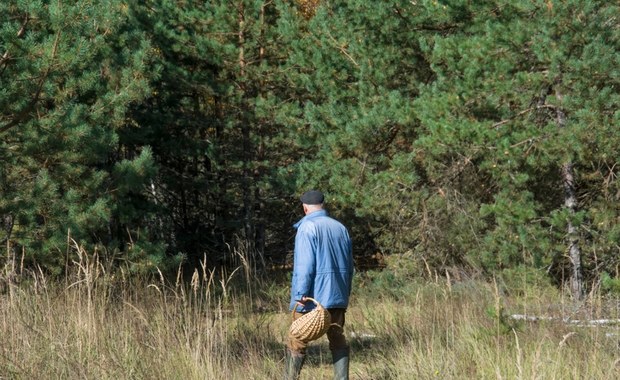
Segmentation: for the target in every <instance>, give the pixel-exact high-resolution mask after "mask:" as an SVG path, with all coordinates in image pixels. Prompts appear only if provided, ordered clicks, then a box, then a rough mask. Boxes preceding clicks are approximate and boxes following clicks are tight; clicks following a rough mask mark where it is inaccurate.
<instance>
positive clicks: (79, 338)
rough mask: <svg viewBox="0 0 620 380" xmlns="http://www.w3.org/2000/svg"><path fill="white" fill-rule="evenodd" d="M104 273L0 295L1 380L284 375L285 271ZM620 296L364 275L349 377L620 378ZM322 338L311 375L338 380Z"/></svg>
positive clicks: (310, 362)
mask: <svg viewBox="0 0 620 380" xmlns="http://www.w3.org/2000/svg"><path fill="white" fill-rule="evenodd" d="M181 277H182V275H181V273H179V276H178V278H177V279H176V280H166V279H164V278H163V276H155V277H152V278H150V279H146V278H144V277H141V276H134V275H131V274H130V273H128V272H127V271H123V270H116V271H114V272H112V271H110V270H107V269H106V268H105V265H102V264H101V263H100V262H99V261H98V260H97V259H96V257H92V256H88V255H86V254H85V253H83V254H82V255H81V259H80V261H79V262H76V263H75V264H74V266H73V268H72V270H71V274H70V275H67V277H66V278H64V279H63V280H54V281H51V280H50V279H49V278H47V277H46V276H45V275H43V274H42V273H41V272H38V273H37V272H36V271H35V272H30V273H29V274H26V275H24V276H22V278H23V279H22V280H21V281H20V282H19V283H17V284H13V283H10V284H5V286H4V289H3V291H2V294H1V295H0V297H1V298H0V379H115V380H119V379H244V380H249V379H278V378H281V377H282V367H283V355H284V345H283V341H284V338H285V334H286V331H287V328H288V324H289V322H290V315H289V313H288V311H287V306H288V280H287V279H286V274H280V275H279V276H274V275H270V276H259V275H257V274H256V273H255V272H254V271H253V270H252V269H251V268H250V267H249V266H248V265H247V262H245V261H244V262H242V263H241V264H240V265H239V267H238V268H237V269H235V270H231V271H230V272H226V271H219V272H218V271H210V270H208V269H207V268H202V269H201V270H199V271H196V272H195V273H194V275H193V276H192V277H191V280H189V281H182V280H181ZM516 282H517V283H518V279H517V281H516ZM512 314H526V315H532V316H546V317H563V318H570V319H580V320H584V319H603V318H614V319H616V318H618V317H619V316H618V314H619V309H618V300H617V299H609V298H608V297H604V296H602V295H599V294H594V293H593V294H591V295H590V296H589V298H588V299H587V300H586V301H584V302H581V303H579V304H575V303H573V302H572V301H571V300H570V299H569V298H568V296H565V295H564V294H563V292H562V291H561V290H558V289H557V288H555V287H553V286H550V285H548V286H542V285H537V286H531V285H530V284H529V283H525V282H524V283H523V284H522V286H517V285H514V284H513V285H512V288H511V289H509V288H507V287H506V285H505V284H503V283H502V282H501V281H494V282H492V283H489V282H482V281H476V280H472V279H464V280H463V279H462V280H460V281H454V280H451V279H450V278H447V277H445V276H443V277H439V276H437V277H432V276H429V278H428V279H426V280H422V279H417V280H416V279H407V278H406V277H404V276H400V275H398V273H396V271H392V270H391V269H390V268H389V267H388V268H387V269H385V270H384V271H382V272H366V273H358V274H357V276H356V279H355V289H354V291H353V299H352V303H351V307H350V309H349V312H348V313H347V324H346V331H347V333H348V334H349V337H350V343H351V347H352V362H351V378H352V379H615V378H618V377H620V346H619V342H620V335H618V334H619V333H620V330H618V325H617V324H608V325H604V326H596V325H595V326H587V325H586V326H582V325H578V324H576V323H568V322H561V321H558V320H551V319H549V320H539V321H525V320H516V319H514V318H511V315H512ZM331 378H332V367H331V358H330V352H329V349H328V348H327V340H326V338H322V339H321V340H319V341H317V342H314V343H313V345H312V347H311V349H310V350H309V355H308V358H307V361H306V365H305V367H304V369H303V371H302V376H301V379H314V380H316V379H331Z"/></svg>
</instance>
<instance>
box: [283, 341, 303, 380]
mask: <svg viewBox="0 0 620 380" xmlns="http://www.w3.org/2000/svg"><path fill="white" fill-rule="evenodd" d="M305 359H306V355H305V354H300V353H298V352H292V351H291V350H289V349H288V348H287V349H286V361H285V363H284V380H297V379H299V373H300V372H301V367H302V366H303V365H304V360H305Z"/></svg>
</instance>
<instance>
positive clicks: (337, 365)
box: [332, 348, 349, 380]
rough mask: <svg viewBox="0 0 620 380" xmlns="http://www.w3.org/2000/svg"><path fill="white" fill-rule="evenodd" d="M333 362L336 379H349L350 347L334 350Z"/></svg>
mask: <svg viewBox="0 0 620 380" xmlns="http://www.w3.org/2000/svg"><path fill="white" fill-rule="evenodd" d="M332 362H333V363H334V380H349V349H348V348H341V349H338V350H333V351H332Z"/></svg>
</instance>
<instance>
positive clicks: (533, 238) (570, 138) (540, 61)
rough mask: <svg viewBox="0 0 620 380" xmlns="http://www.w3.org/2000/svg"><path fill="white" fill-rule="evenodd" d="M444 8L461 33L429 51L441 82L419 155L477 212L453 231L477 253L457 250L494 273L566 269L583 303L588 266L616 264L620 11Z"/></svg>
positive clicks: (567, 5) (426, 109)
mask: <svg viewBox="0 0 620 380" xmlns="http://www.w3.org/2000/svg"><path fill="white" fill-rule="evenodd" d="M446 4H447V5H446V6H447V7H449V8H459V7H460V8H461V9H462V13H461V14H460V15H459V17H458V18H455V19H454V21H455V22H459V24H460V25H461V26H460V27H459V28H458V30H457V31H455V32H454V33H451V34H449V35H446V36H436V37H434V38H432V39H429V41H428V45H427V46H428V48H427V49H428V52H429V59H430V61H431V63H432V65H433V69H434V72H435V73H436V75H437V80H436V81H435V82H434V83H433V84H432V86H429V87H428V89H427V90H425V91H424V92H423V96H422V98H421V99H419V100H418V101H417V102H416V110H417V111H418V115H419V117H420V119H421V122H422V124H423V125H424V127H425V131H424V137H423V138H421V139H420V140H419V141H418V143H417V147H418V148H419V149H420V150H422V151H423V152H424V153H425V156H426V160H425V162H424V165H425V168H426V171H427V172H428V173H432V175H433V176H434V177H435V178H437V179H438V180H439V179H440V178H443V179H444V181H445V179H446V178H449V179H450V180H449V181H445V186H444V187H443V190H444V193H445V192H449V193H453V194H456V197H455V199H454V202H458V203H466V204H471V205H472V206H473V207H475V208H478V209H479V210H480V215H479V216H475V215H469V216H470V217H474V218H475V219H476V221H472V222H471V223H468V222H466V223H459V224H454V223H452V226H454V228H457V229H459V230H462V231H467V230H468V229H469V230H470V231H471V233H472V234H475V235H476V236H477V237H478V238H477V239H478V242H479V244H477V245H473V246H468V245H463V244H460V242H459V241H453V242H452V243H453V244H455V250H456V251H457V252H460V253H461V254H463V255H465V256H466V257H468V258H469V259H470V260H472V261H475V262H477V263H480V264H482V265H483V266H484V267H486V268H487V269H490V268H495V269H497V268H499V269H501V268H508V267H513V266H515V265H519V264H526V265H532V266H535V267H546V268H547V269H548V270H550V271H551V272H552V273H555V274H556V278H558V279H559V278H561V277H562V276H563V273H562V272H563V268H564V266H568V267H570V268H571V270H569V271H567V274H566V277H570V278H571V281H572V284H573V287H572V289H573V292H574V295H575V296H576V297H580V296H581V293H582V284H581V279H580V276H581V273H580V271H581V261H582V260H583V263H584V265H585V268H586V269H594V268H595V267H597V269H600V268H601V267H607V268H611V267H613V266H614V265H616V264H617V259H614V258H613V257H614V251H616V250H617V247H614V245H613V244H608V242H609V240H607V239H609V238H611V237H612V236H616V235H617V230H616V228H615V227H611V228H609V224H608V222H607V221H608V220H609V219H608V218H615V217H617V216H618V214H617V207H615V206H613V203H614V202H615V200H614V195H612V196H610V194H609V189H610V188H615V187H616V186H617V183H616V182H615V181H614V180H611V178H614V177H615V176H614V174H613V172H614V169H612V168H614V167H615V164H616V162H617V158H618V148H617V142H618V134H617V133H614V132H613V130H614V129H615V127H616V126H617V121H618V113H617V109H618V105H619V100H620V98H619V97H618V72H619V70H618V69H619V68H620V66H619V64H620V59H619V57H620V56H619V55H618V51H619V49H618V48H619V47H620V46H619V43H620V40H619V35H618V33H617V21H615V20H616V16H614V15H617V14H618V11H619V8H618V5H617V4H612V3H603V2H596V3H592V2H587V1H577V0H576V1H569V2H563V3H555V2H552V1H544V2H543V1H541V2H529V1H522V2H521V1H517V2H512V3H503V2H495V1H488V2H477V3H475V4H473V3H468V5H467V6H463V3H462V2H457V1H455V2H448V3H446ZM467 168H468V169H467ZM472 179H475V181H473V182H472ZM603 210H605V211H603ZM457 213H459V212H457ZM454 220H455V221H458V220H460V219H459V218H455V219H454ZM597 220H598V221H599V222H598V223H595V221H597ZM480 221H482V222H483V223H480ZM599 226H605V227H604V228H600V227H599ZM605 241H607V242H605ZM564 252H568V253H569V255H567V256H565V255H564ZM595 252H596V254H595ZM581 253H583V255H582V254H581ZM602 257H605V259H603V260H601V258H602ZM597 260H599V261H598V262H597ZM610 264H611V267H609V266H608V265H610ZM589 273H591V272H589Z"/></svg>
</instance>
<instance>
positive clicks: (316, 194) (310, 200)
mask: <svg viewBox="0 0 620 380" xmlns="http://www.w3.org/2000/svg"><path fill="white" fill-rule="evenodd" d="M324 200H325V197H324V196H323V193H321V192H320V191H318V190H310V191H306V192H305V193H304V195H302V196H301V203H303V204H307V205H320V204H322V203H323V201H324Z"/></svg>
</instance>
